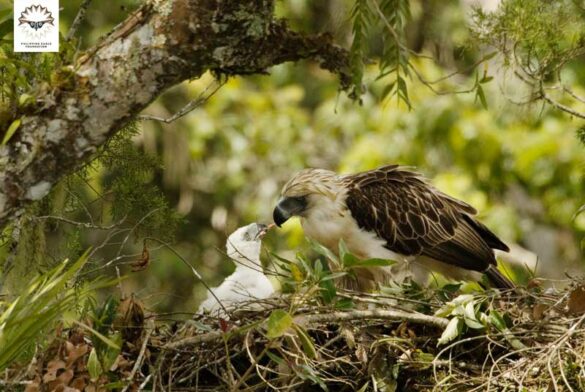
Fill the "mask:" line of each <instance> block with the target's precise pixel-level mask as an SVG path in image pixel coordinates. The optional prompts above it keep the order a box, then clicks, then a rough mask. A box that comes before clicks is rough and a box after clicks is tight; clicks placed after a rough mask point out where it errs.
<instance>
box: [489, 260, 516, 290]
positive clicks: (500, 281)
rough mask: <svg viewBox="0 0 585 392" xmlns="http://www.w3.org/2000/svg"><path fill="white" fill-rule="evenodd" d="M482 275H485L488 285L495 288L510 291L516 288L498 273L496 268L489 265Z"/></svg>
mask: <svg viewBox="0 0 585 392" xmlns="http://www.w3.org/2000/svg"><path fill="white" fill-rule="evenodd" d="M484 273H485V274H486V275H487V277H488V279H489V280H490V283H491V284H492V286H494V287H495V288H498V289H501V290H512V289H515V288H516V285H514V283H512V281H511V280H510V279H508V278H506V277H505V276H504V275H503V274H502V273H501V272H500V271H498V268H497V267H496V266H495V265H490V266H489V267H488V268H487V269H486V270H485V271H484Z"/></svg>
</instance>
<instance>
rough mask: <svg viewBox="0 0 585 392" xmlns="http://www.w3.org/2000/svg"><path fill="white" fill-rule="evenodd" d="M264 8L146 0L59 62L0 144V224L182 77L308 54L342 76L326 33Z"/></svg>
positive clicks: (242, 70) (337, 51)
mask: <svg viewBox="0 0 585 392" xmlns="http://www.w3.org/2000/svg"><path fill="white" fill-rule="evenodd" d="M273 11H274V0H262V1H258V0H243V1H233V2H225V1H220V0H215V1H214V0H206V1H204V0H150V1H148V2H146V3H145V4H144V5H143V6H142V7H140V8H139V9H138V10H137V11H136V12H134V13H133V14H132V15H130V16H129V17H128V18H127V19H126V20H125V21H124V22H123V23H121V24H120V25H119V26H117V27H116V28H115V29H114V30H113V31H112V32H111V33H110V34H109V35H108V36H107V37H106V38H105V39H103V40H102V42H100V43H99V44H97V45H96V46H95V47H93V48H91V49H90V50H88V51H87V52H86V53H85V54H84V55H83V56H81V57H80V58H79V60H78V61H77V63H76V64H74V65H71V66H69V67H68V68H66V69H65V70H63V69H61V70H60V72H63V73H64V78H65V79H66V80H67V81H68V82H67V83H63V85H61V86H53V87H52V88H51V89H50V91H46V92H45V93H44V94H43V95H41V96H39V97H38V100H37V102H41V103H42V107H40V108H39V109H38V110H37V111H36V112H35V113H34V114H31V115H27V116H24V117H22V123H21V126H20V128H19V129H18V131H17V133H16V134H15V135H14V136H13V137H12V139H10V142H9V143H8V144H7V145H4V146H0V228H2V227H5V226H6V224H7V223H8V222H10V221H11V220H13V219H14V218H17V217H18V216H20V215H21V214H22V212H23V210H24V208H25V207H26V206H27V205H28V204H30V203H31V202H34V201H36V200H40V199H41V198H43V197H44V196H45V195H47V194H48V193H49V191H50V190H51V189H52V187H53V186H54V185H55V184H56V183H57V182H58V181H59V180H60V179H61V178H63V177H64V176H66V175H68V174H70V173H72V172H74V171H75V170H76V169H78V168H80V167H81V166H82V165H83V164H84V163H86V162H88V161H89V160H91V159H92V158H93V157H94V155H95V152H96V151H97V150H98V148H99V147H100V146H101V145H103V144H104V143H105V142H106V141H107V140H108V139H109V138H110V137H111V136H112V135H114V134H115V133H116V132H117V131H118V130H120V129H121V128H122V127H123V126H124V125H125V124H126V123H127V122H128V121H130V120H132V119H133V118H135V117H136V116H137V115H138V114H139V113H140V112H141V111H142V110H143V109H144V108H145V107H147V106H148V105H149V104H150V103H151V102H152V101H153V100H154V99H156V98H157V97H158V96H159V95H161V94H162V93H163V92H164V91H165V90H167V89H169V88H170V87H172V86H173V85H176V84H178V83H180V82H182V81H184V80H189V79H193V78H197V77H200V76H201V75H202V74H203V73H205V72H207V71H211V72H214V73H215V74H218V75H222V74H223V75H245V74H251V73H265V72H266V70H267V69H268V68H269V67H271V66H273V65H276V64H280V63H283V62H287V61H298V60H301V59H312V60H315V61H317V62H318V63H319V64H320V66H321V67H323V68H324V69H327V70H329V71H331V72H335V73H337V74H338V75H339V76H340V79H341V86H342V87H346V86H348V83H349V79H350V77H349V67H348V56H347V52H346V51H345V50H344V49H342V48H340V47H338V46H335V45H333V44H332V43H331V40H330V38H329V37H328V36H327V35H324V34H320V35H316V36H306V35H303V34H300V33H297V32H294V31H291V30H290V29H289V28H288V27H287V26H286V24H285V23H284V21H282V20H278V19H275V18H274V15H273Z"/></svg>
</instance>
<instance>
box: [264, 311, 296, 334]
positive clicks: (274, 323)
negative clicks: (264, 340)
mask: <svg viewBox="0 0 585 392" xmlns="http://www.w3.org/2000/svg"><path fill="white" fill-rule="evenodd" d="M292 324H293V318H292V316H291V315H290V314H289V313H288V312H286V311H284V310H282V309H276V310H274V311H272V313H270V316H269V317H268V321H267V323H266V336H267V337H268V338H270V339H274V338H278V337H280V336H282V335H284V333H285V332H286V331H287V330H288V329H289V328H290V327H291V326H292Z"/></svg>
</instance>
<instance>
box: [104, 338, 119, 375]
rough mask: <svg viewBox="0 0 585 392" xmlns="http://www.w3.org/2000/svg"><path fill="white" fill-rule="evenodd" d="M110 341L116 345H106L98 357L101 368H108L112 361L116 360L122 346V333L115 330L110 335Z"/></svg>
mask: <svg viewBox="0 0 585 392" xmlns="http://www.w3.org/2000/svg"><path fill="white" fill-rule="evenodd" d="M110 341H112V342H113V343H114V344H116V347H112V346H109V345H108V346H107V347H106V350H105V351H104V352H103V353H102V356H101V358H100V359H101V363H102V365H103V368H104V369H106V370H110V368H111V367H112V365H113V364H114V362H116V358H118V355H119V354H120V351H121V348H122V335H121V334H120V333H119V332H117V333H115V334H114V335H112V336H110Z"/></svg>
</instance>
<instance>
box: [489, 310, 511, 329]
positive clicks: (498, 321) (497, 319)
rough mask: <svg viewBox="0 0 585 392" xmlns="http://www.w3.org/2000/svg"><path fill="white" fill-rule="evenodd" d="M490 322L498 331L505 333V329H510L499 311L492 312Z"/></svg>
mask: <svg viewBox="0 0 585 392" xmlns="http://www.w3.org/2000/svg"><path fill="white" fill-rule="evenodd" d="M489 320H490V323H491V324H492V325H493V326H494V327H496V329H497V330H498V331H504V330H505V329H508V327H507V326H506V322H505V321H504V318H503V317H502V315H501V314H500V313H499V312H498V311H497V310H491V311H490V316H489Z"/></svg>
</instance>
